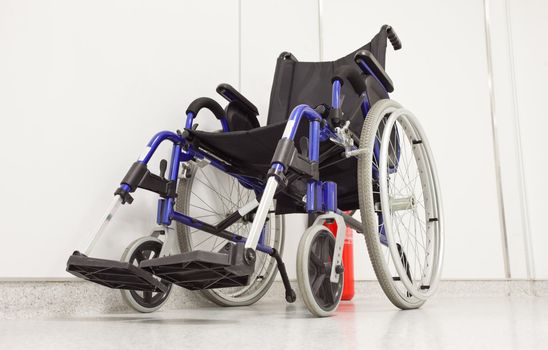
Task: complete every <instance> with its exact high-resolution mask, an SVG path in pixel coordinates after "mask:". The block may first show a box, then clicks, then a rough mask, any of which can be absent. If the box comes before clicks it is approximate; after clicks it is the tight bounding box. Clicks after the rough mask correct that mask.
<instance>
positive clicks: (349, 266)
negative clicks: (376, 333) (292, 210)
mask: <svg viewBox="0 0 548 350" xmlns="http://www.w3.org/2000/svg"><path fill="white" fill-rule="evenodd" d="M324 226H325V227H327V228H328V229H329V231H331V232H332V233H333V235H334V236H335V237H336V236H337V223H336V222H335V220H333V222H326V223H324ZM353 235H354V230H352V229H351V228H350V227H346V231H345V238H344V247H343V266H344V274H343V278H344V287H343V293H342V297H341V299H342V300H352V298H353V297H354V237H353Z"/></svg>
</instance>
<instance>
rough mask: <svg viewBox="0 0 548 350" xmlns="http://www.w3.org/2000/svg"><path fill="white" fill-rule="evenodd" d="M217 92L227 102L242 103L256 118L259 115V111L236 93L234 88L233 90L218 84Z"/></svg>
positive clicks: (228, 86) (226, 85) (229, 86)
mask: <svg viewBox="0 0 548 350" xmlns="http://www.w3.org/2000/svg"><path fill="white" fill-rule="evenodd" d="M217 92H218V93H219V95H221V96H223V97H224V98H226V99H227V101H228V102H232V101H239V102H240V103H242V104H243V105H244V106H245V107H247V108H248V109H249V110H250V111H251V112H253V113H254V114H255V115H256V116H257V115H259V110H258V109H257V107H255V105H254V104H253V103H251V102H250V101H249V100H248V99H247V98H245V97H244V96H243V95H242V94H240V93H239V92H238V90H236V89H235V88H233V87H232V86H231V85H229V84H220V85H219V86H217Z"/></svg>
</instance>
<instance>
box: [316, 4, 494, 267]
mask: <svg viewBox="0 0 548 350" xmlns="http://www.w3.org/2000/svg"><path fill="white" fill-rule="evenodd" d="M322 2H323V11H322V12H323V14H324V20H323V24H324V30H323V32H324V43H323V44H324V53H325V58H326V59H335V58H338V57H340V56H342V55H345V54H347V53H348V52H351V51H352V50H355V49H356V48H358V47H360V46H361V45H363V44H364V43H366V42H368V41H369V40H370V39H371V37H372V36H373V35H374V34H375V33H376V32H377V31H378V30H379V28H380V27H381V25H382V24H385V23H387V24H390V25H392V26H393V27H394V28H395V30H396V31H397V33H398V34H399V36H400V38H401V40H402V43H403V49H402V50H401V51H397V52H394V51H393V50H392V49H391V48H389V49H388V54H387V72H388V74H389V75H390V76H391V77H392V79H393V81H394V84H395V87H396V91H395V93H394V94H393V96H392V97H393V98H394V99H396V100H398V101H399V102H401V103H402V104H403V105H404V106H406V107H407V108H409V109H410V110H412V111H414V113H415V114H416V115H417V116H418V117H419V119H420V120H421V122H422V123H423V125H424V128H425V129H426V131H427V133H428V135H429V138H430V142H431V144H432V148H433V152H434V156H435V157H436V161H437V167H438V171H439V176H440V181H441V185H442V194H443V200H444V205H445V219H446V221H445V227H446V262H445V269H444V273H443V277H444V278H502V277H503V269H502V255H501V241H500V227H499V219H498V209H497V198H496V187H495V176H494V163H493V145H492V134H491V124H490V114H489V98H488V89H487V68H486V56H485V41H484V26H483V8H482V3H481V2H478V1H470V0H469V1H459V2H447V1H443V2H442V1H433V0H431V1H427V0H421V1H413V2H406V1H383V2H378V1H377V2H374V1H366V2H364V1H345V2H341V1H334V0H333V1H331V0H325V1H322ZM360 254H365V253H364V252H363V251H360V252H358V251H356V252H355V255H356V256H359V255H360ZM361 263H364V264H365V263H367V262H366V261H363V262H360V264H361Z"/></svg>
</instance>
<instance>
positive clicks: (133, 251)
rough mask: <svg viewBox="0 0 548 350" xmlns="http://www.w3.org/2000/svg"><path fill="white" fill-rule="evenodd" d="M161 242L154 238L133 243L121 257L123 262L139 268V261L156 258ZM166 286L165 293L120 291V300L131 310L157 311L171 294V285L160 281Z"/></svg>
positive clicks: (146, 238) (144, 238)
mask: <svg viewBox="0 0 548 350" xmlns="http://www.w3.org/2000/svg"><path fill="white" fill-rule="evenodd" d="M162 244H163V242H162V241H161V240H159V239H158V238H155V237H142V238H139V239H137V240H135V241H133V242H132V243H131V244H130V245H129V246H128V247H127V248H126V250H125V251H124V254H123V255H122V259H121V260H122V261H123V262H129V263H130V264H132V265H135V266H139V264H140V263H141V261H144V260H150V259H153V258H157V257H158V256H159V255H160V251H161V250H162ZM162 283H163V284H165V285H166V286H167V290H166V291H165V292H150V291H138V290H125V289H124V290H121V292H122V299H123V300H124V302H125V303H126V304H127V305H128V306H130V307H131V308H132V309H134V310H136V311H139V312H143V313H148V312H153V311H156V310H158V309H159V308H161V307H162V305H164V304H165V302H166V301H167V299H168V297H169V293H170V292H171V283H168V282H164V281H162Z"/></svg>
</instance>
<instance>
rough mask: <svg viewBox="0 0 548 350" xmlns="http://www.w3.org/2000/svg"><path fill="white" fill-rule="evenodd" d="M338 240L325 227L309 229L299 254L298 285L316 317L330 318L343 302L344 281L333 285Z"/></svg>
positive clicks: (302, 239) (318, 226)
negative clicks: (334, 259) (332, 275)
mask: <svg viewBox="0 0 548 350" xmlns="http://www.w3.org/2000/svg"><path fill="white" fill-rule="evenodd" d="M334 251H335V237H334V236H333V233H331V231H329V230H328V229H327V228H326V227H325V226H322V225H314V226H311V227H309V228H308V229H307V230H306V231H305V232H304V234H303V236H302V237H301V241H300V243H299V248H298V250H297V282H298V284H299V290H300V291H301V294H302V297H303V301H304V304H305V305H306V307H307V308H308V310H309V311H310V312H311V313H312V314H313V315H315V316H318V317H325V316H331V315H333V314H334V313H335V311H336V310H337V306H338V305H339V302H340V301H341V296H342V289H343V280H344V279H343V278H342V276H340V277H339V281H338V282H337V283H332V282H331V281H330V276H331V269H332V268H333V266H332V262H333V252H334Z"/></svg>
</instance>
